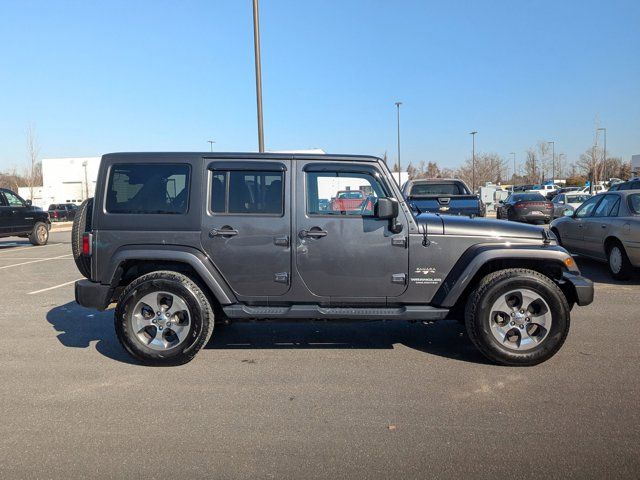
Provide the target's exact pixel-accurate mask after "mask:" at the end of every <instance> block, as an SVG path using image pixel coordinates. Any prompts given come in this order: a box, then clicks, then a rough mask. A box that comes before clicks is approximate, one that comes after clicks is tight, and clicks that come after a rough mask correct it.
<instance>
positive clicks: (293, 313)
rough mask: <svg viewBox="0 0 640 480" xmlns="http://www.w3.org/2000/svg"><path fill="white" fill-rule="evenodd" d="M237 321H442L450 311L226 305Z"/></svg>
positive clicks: (435, 309) (229, 314)
mask: <svg viewBox="0 0 640 480" xmlns="http://www.w3.org/2000/svg"><path fill="white" fill-rule="evenodd" d="M222 309H223V310H224V313H225V314H226V315H227V317H229V318H234V319H241V318H245V319H280V320H282V319H294V318H295V319H310V320H329V319H336V320H338V319H340V320H442V319H443V318H444V317H446V316H447V313H449V310H448V309H446V308H435V307H429V306H422V305H416V306H407V307H379V308H378V307H361V308H359V307H356V308H349V307H321V306H318V305H291V306H288V307H254V306H249V305H240V304H235V305H227V306H225V307H222Z"/></svg>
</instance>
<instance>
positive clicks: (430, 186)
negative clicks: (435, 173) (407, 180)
mask: <svg viewBox="0 0 640 480" xmlns="http://www.w3.org/2000/svg"><path fill="white" fill-rule="evenodd" d="M468 194H469V192H468V191H466V188H464V186H463V185H462V184H460V183H456V182H450V183H418V184H416V185H413V186H412V187H411V193H410V194H409V196H411V197H419V196H422V195H468Z"/></svg>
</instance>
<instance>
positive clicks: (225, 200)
mask: <svg viewBox="0 0 640 480" xmlns="http://www.w3.org/2000/svg"><path fill="white" fill-rule="evenodd" d="M283 199H284V173H283V172H272V171H269V172H266V171H246V170H242V171H216V172H213V174H212V180H211V211H212V212H213V213H227V214H249V215H282V214H283V212H284V201H283Z"/></svg>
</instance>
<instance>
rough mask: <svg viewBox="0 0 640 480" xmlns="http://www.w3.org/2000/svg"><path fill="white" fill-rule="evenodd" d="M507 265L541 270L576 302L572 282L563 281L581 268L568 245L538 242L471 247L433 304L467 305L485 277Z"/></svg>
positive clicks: (446, 306)
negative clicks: (547, 244)
mask: <svg viewBox="0 0 640 480" xmlns="http://www.w3.org/2000/svg"><path fill="white" fill-rule="evenodd" d="M565 262H566V263H565ZM567 264H568V265H569V266H568V265H567ZM507 268H526V269H530V270H534V271H536V272H539V273H541V274H543V275H545V276H547V277H549V278H551V279H552V280H553V281H554V282H556V283H557V284H558V285H559V286H560V288H561V289H562V291H563V293H564V294H565V296H566V297H567V301H569V303H570V304H572V303H573V302H575V297H576V292H575V291H574V290H573V288H572V286H571V285H567V284H566V283H563V282H562V274H563V272H570V273H574V274H579V270H578V268H577V266H576V265H575V262H574V261H573V259H572V257H571V255H570V254H569V253H568V252H567V251H566V250H565V249H564V248H562V247H559V246H549V247H544V246H537V245H522V246H507V245H475V246H473V247H471V248H469V249H468V250H467V251H466V252H465V253H464V254H463V255H462V256H461V257H460V259H459V260H458V262H457V263H456V265H455V266H454V267H453V268H452V269H451V271H450V272H449V274H448V275H447V278H446V279H445V280H444V282H443V283H442V285H441V286H440V288H439V289H438V291H437V292H436V294H435V295H434V297H433V300H432V304H433V305H436V306H440V307H444V308H450V309H451V310H452V311H454V312H455V311H457V309H458V308H459V307H460V306H461V305H462V308H464V303H465V302H466V299H467V298H468V296H469V294H470V293H471V291H472V290H473V289H474V288H475V286H477V285H478V283H479V282H480V280H481V279H482V278H483V277H484V276H486V275H488V274H489V273H492V272H495V271H498V270H504V269H507Z"/></svg>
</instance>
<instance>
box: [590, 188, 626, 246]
mask: <svg viewBox="0 0 640 480" xmlns="http://www.w3.org/2000/svg"><path fill="white" fill-rule="evenodd" d="M602 196H603V198H602V200H601V201H600V203H599V204H598V206H597V208H596V209H595V210H594V211H593V214H592V215H591V216H590V217H588V218H585V220H584V222H585V226H584V241H583V243H584V253H585V254H587V255H591V256H593V257H597V258H601V259H606V258H607V255H606V252H605V251H604V241H605V239H606V238H607V236H608V235H609V230H610V229H611V227H612V226H613V225H612V223H611V219H610V217H615V216H617V215H618V209H619V208H620V197H619V196H618V195H616V194H613V193H610V194H607V195H602Z"/></svg>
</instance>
